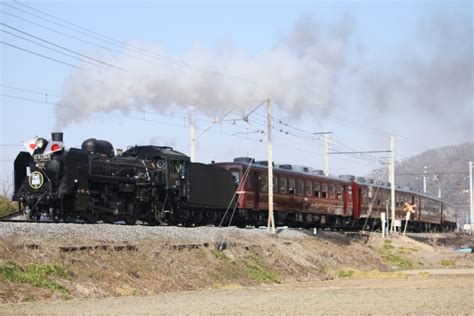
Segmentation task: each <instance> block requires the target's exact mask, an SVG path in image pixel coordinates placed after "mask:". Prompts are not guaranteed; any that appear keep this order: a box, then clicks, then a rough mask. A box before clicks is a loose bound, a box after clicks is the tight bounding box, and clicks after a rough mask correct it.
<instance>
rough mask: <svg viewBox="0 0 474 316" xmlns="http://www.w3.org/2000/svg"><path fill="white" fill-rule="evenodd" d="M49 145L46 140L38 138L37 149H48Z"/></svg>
mask: <svg viewBox="0 0 474 316" xmlns="http://www.w3.org/2000/svg"><path fill="white" fill-rule="evenodd" d="M47 144H48V141H47V140H46V139H44V138H38V139H37V140H36V142H35V145H36V148H39V149H42V148H44V147H46V145H47Z"/></svg>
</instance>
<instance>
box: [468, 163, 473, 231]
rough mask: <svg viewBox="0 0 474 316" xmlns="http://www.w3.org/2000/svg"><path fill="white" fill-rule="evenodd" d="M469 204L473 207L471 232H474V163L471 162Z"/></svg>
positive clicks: (470, 222)
mask: <svg viewBox="0 0 474 316" xmlns="http://www.w3.org/2000/svg"><path fill="white" fill-rule="evenodd" d="M469 202H470V206H471V214H470V215H471V216H470V221H469V224H471V232H472V231H473V230H474V198H473V194H472V161H469Z"/></svg>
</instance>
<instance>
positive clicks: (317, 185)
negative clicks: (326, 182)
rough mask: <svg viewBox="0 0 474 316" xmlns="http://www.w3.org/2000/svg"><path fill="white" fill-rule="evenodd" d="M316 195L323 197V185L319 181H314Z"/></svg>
mask: <svg viewBox="0 0 474 316" xmlns="http://www.w3.org/2000/svg"><path fill="white" fill-rule="evenodd" d="M314 196H315V197H321V185H320V184H319V183H317V182H315V183H314Z"/></svg>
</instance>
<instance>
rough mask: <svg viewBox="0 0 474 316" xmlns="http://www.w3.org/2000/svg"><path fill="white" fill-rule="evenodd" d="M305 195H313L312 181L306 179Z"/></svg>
mask: <svg viewBox="0 0 474 316" xmlns="http://www.w3.org/2000/svg"><path fill="white" fill-rule="evenodd" d="M305 189H306V190H305V191H306V196H311V195H313V182H311V181H306V187H305Z"/></svg>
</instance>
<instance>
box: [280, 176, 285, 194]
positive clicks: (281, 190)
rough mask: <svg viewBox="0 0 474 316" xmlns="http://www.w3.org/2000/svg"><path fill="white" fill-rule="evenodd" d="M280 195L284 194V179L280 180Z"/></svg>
mask: <svg viewBox="0 0 474 316" xmlns="http://www.w3.org/2000/svg"><path fill="white" fill-rule="evenodd" d="M280 193H281V194H286V178H280Z"/></svg>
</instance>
